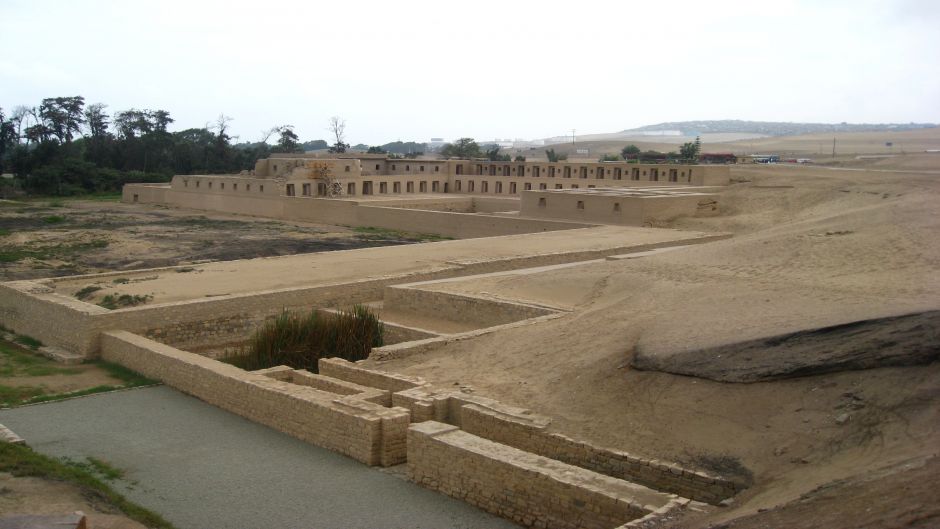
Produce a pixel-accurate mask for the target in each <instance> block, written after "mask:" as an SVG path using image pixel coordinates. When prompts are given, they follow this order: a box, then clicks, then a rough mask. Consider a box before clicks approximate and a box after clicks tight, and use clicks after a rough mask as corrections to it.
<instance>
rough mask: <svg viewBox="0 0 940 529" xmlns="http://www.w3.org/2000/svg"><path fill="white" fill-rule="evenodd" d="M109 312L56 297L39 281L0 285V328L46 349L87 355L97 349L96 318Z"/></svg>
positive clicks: (75, 300) (65, 297)
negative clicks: (26, 338)
mask: <svg viewBox="0 0 940 529" xmlns="http://www.w3.org/2000/svg"><path fill="white" fill-rule="evenodd" d="M107 312H108V310H107V309H104V308H102V307H99V306H97V305H90V304H88V303H82V302H81V301H79V300H77V299H75V298H70V297H67V296H63V295H61V294H56V293H55V292H54V291H53V290H52V288H51V287H49V286H48V285H46V284H44V283H43V282H39V281H14V282H9V283H2V284H0V324H3V326H5V327H7V328H9V329H10V330H12V331H14V332H16V333H18V334H22V335H25V336H32V337H34V338H38V339H41V340H42V341H43V343H45V344H46V345H51V346H53V347H58V348H62V349H65V350H67V351H70V352H72V353H76V354H80V355H85V354H88V353H89V352H90V351H93V350H96V349H97V346H98V329H97V328H96V327H95V318H97V317H98V316H100V315H102V314H105V313H107Z"/></svg>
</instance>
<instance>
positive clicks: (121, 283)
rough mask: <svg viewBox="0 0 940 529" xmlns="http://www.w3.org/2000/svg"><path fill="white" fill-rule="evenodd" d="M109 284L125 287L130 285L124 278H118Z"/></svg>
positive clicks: (128, 280)
mask: <svg viewBox="0 0 940 529" xmlns="http://www.w3.org/2000/svg"><path fill="white" fill-rule="evenodd" d="M111 282H112V283H114V284H115V285H126V284H127V283H130V282H131V280H130V279H128V278H126V277H119V278H117V279H115V280H114V281H111Z"/></svg>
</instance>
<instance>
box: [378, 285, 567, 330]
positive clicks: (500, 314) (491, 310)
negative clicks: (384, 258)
mask: <svg viewBox="0 0 940 529" xmlns="http://www.w3.org/2000/svg"><path fill="white" fill-rule="evenodd" d="M383 300H384V307H385V308H387V309H389V310H394V311H396V312H402V313H405V314H413V315H416V316H424V317H429V318H443V319H447V320H453V321H459V322H462V323H467V324H469V325H473V326H476V327H492V326H495V325H502V324H504V323H510V322H514V321H519V320H527V319H529V318H537V317H539V316H545V315H547V314H553V313H555V312H557V311H555V310H552V309H548V308H545V307H540V306H536V305H531V304H526V303H511V302H508V301H498V300H493V299H486V298H480V297H474V296H468V295H464V294H455V293H451V292H437V291H433V290H423V289H421V288H417V286H415V285H411V284H408V285H393V286H389V287H386V288H385V294H384V297H383Z"/></svg>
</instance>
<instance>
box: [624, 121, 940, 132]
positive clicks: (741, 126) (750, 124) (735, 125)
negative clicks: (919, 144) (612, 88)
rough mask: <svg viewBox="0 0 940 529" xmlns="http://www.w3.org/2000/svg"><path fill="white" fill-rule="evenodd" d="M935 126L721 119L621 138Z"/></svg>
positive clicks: (662, 126) (650, 129) (666, 126)
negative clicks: (657, 134)
mask: <svg viewBox="0 0 940 529" xmlns="http://www.w3.org/2000/svg"><path fill="white" fill-rule="evenodd" d="M936 126H937V124H936V123H789V122H785V121H744V120H740V119H720V120H706V121H674V122H670V123H658V124H656V125H647V126H645V127H639V128H636V129H627V130H624V131H621V132H620V133H619V134H631V133H635V134H642V133H649V132H657V131H680V132H681V133H682V135H683V136H694V135H696V134H707V133H747V134H765V135H767V136H795V135H798V134H815V133H824V132H875V131H886V130H892V131H900V130H917V129H929V128H934V127H936Z"/></svg>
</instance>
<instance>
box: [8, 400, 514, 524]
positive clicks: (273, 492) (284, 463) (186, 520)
mask: <svg viewBox="0 0 940 529" xmlns="http://www.w3.org/2000/svg"><path fill="white" fill-rule="evenodd" d="M0 423H2V424H4V425H6V426H7V427H9V428H10V429H12V430H13V431H14V432H16V433H17V434H19V435H20V436H22V437H23V438H25V439H26V442H27V443H28V444H29V445H30V446H31V447H33V448H34V449H35V450H37V451H39V452H42V453H44V454H47V455H51V456H56V457H59V456H67V457H71V458H73V459H81V458H83V457H87V456H93V457H97V458H100V459H103V460H105V461H107V462H109V463H111V464H112V465H114V466H116V467H118V468H121V469H124V470H125V471H126V475H125V477H124V478H123V479H121V480H118V481H116V482H114V485H115V488H116V489H118V490H119V491H120V492H122V493H123V494H125V495H126V496H127V497H128V498H130V499H131V500H133V501H135V502H137V503H139V504H141V505H143V506H145V507H147V508H149V509H152V510H154V511H156V512H158V513H160V514H161V515H163V516H164V517H165V518H167V519H168V520H169V521H171V522H172V523H173V524H175V525H176V526H177V527H178V528H179V529H205V528H209V527H218V528H226V529H238V528H245V529H264V528H272V529H275V528H277V529H301V528H302V529H310V528H330V529H334V528H335V529H343V528H370V529H371V528H383V529H395V528H428V529H447V528H454V529H456V528H471V527H472V528H481V529H486V528H494V529H496V528H500V529H502V528H512V527H516V526H515V525H513V524H511V523H509V522H507V521H505V520H502V519H500V518H496V517H494V516H491V515H489V514H487V513H485V512H483V511H480V510H478V509H476V508H474V507H471V506H469V505H467V504H465V503H463V502H460V501H457V500H454V499H452V498H449V497H447V496H443V495H441V494H438V493H435V492H431V491H429V490H426V489H422V488H421V487H418V486H417V485H415V484H413V483H411V482H408V481H406V480H404V479H403V478H401V477H398V476H395V475H392V474H390V473H387V472H381V471H378V470H376V469H374V468H369V467H366V466H364V465H362V464H360V463H358V462H356V461H353V460H352V459H349V458H346V457H344V456H341V455H338V454H335V453H333V452H330V451H328V450H324V449H321V448H318V447H315V446H311V445H308V444H306V443H303V442H301V441H298V440H296V439H294V438H292V437H289V436H287V435H284V434H281V433H279V432H276V431H274V430H271V429H269V428H266V427H264V426H261V425H258V424H255V423H252V422H250V421H248V420H246V419H243V418H241V417H238V416H236V415H233V414H231V413H228V412H225V411H222V410H220V409H218V408H215V407H213V406H210V405H208V404H206V403H204V402H202V401H199V400H197V399H194V398H191V397H189V396H186V395H183V394H181V393H179V392H177V391H175V390H173V389H170V388H167V387H163V386H160V387H152V388H145V389H139V390H131V391H123V392H117V393H108V394H102V395H95V396H92V397H86V398H81V399H75V400H70V401H63V402H57V403H50V404H43V405H38V406H28V407H24V408H16V409H12V410H3V411H0Z"/></svg>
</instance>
